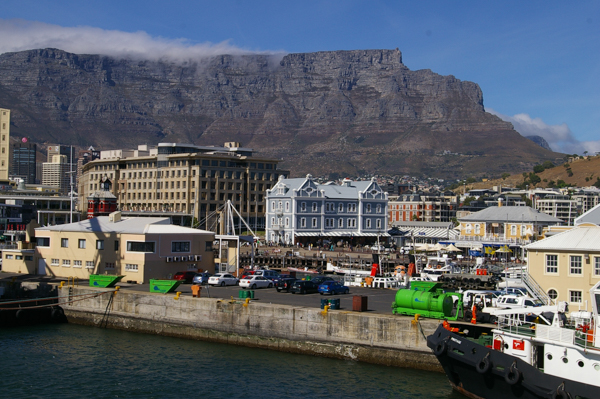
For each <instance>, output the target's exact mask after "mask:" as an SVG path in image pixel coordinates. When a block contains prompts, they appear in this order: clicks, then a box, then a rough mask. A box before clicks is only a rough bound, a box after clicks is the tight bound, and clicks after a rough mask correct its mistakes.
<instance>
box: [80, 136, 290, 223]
mask: <svg viewBox="0 0 600 399" xmlns="http://www.w3.org/2000/svg"><path fill="white" fill-rule="evenodd" d="M278 162H279V160H277V159H270V158H263V157H257V156H254V155H253V153H252V149H249V148H243V147H240V145H239V143H226V144H225V146H223V147H211V146H204V147H203V146H194V145H189V144H175V143H160V144H159V145H158V147H156V148H148V147H147V146H140V147H139V148H138V149H137V150H111V151H102V152H101V155H100V159H97V160H94V161H91V162H89V163H87V164H85V165H84V166H83V171H82V176H81V180H80V182H79V209H87V204H86V202H85V201H86V199H87V197H88V196H89V195H90V194H91V193H93V192H95V191H97V190H98V189H99V184H100V180H101V179H102V177H103V176H105V175H106V177H108V178H109V179H110V181H111V183H112V188H111V191H112V192H113V194H114V195H115V196H116V197H117V206H118V209H119V210H121V211H123V212H124V214H128V215H142V214H145V213H151V212H163V213H165V214H167V213H170V214H175V215H187V216H190V217H191V216H192V215H193V217H194V218H196V219H197V220H199V221H200V225H199V226H200V227H201V228H204V229H207V230H213V228H214V226H213V225H212V224H213V223H214V221H215V214H216V213H215V212H216V211H217V210H218V208H219V207H221V206H222V205H224V204H225V203H226V202H227V201H228V200H230V201H231V202H232V203H233V205H234V206H235V207H236V209H237V210H238V211H239V212H240V213H241V215H242V217H244V218H245V219H246V220H247V221H248V222H249V224H250V225H251V227H253V228H254V227H257V228H261V227H263V228H264V216H265V193H266V190H267V189H269V188H271V187H272V186H274V185H275V183H277V179H278V178H279V176H280V175H282V176H284V177H287V176H288V174H289V172H287V171H280V170H278V169H277V164H278Z"/></svg>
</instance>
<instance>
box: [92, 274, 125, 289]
mask: <svg viewBox="0 0 600 399" xmlns="http://www.w3.org/2000/svg"><path fill="white" fill-rule="evenodd" d="M123 277H125V276H109V275H105V274H90V287H101V288H107V287H114V286H115V284H117V283H118V282H119V281H121V279H122V278H123Z"/></svg>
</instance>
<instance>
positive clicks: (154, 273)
mask: <svg viewBox="0 0 600 399" xmlns="http://www.w3.org/2000/svg"><path fill="white" fill-rule="evenodd" d="M214 238H215V234H214V233H212V232H209V231H204V230H198V229H192V228H189V227H182V226H173V225H171V224H169V218H122V219H121V217H120V212H114V213H112V214H111V215H109V216H100V217H97V218H93V219H87V220H83V221H81V222H77V223H70V224H64V225H59V226H47V227H41V228H37V229H35V242H36V244H37V245H35V247H34V248H30V249H15V250H4V251H3V255H2V256H3V270H4V271H7V272H14V273H27V274H34V275H51V276H54V277H65V278H66V277H75V278H78V279H85V280H87V279H89V278H90V275H91V274H109V275H122V276H124V277H123V279H122V281H124V282H136V283H147V282H148V281H149V280H150V279H169V278H172V276H173V275H174V274H175V273H177V272H180V271H188V270H189V271H209V272H211V273H214V269H215V265H214V256H213V250H212V244H213V240H214Z"/></svg>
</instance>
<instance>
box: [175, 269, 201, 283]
mask: <svg viewBox="0 0 600 399" xmlns="http://www.w3.org/2000/svg"><path fill="white" fill-rule="evenodd" d="M195 275H196V272H194V271H187V272H177V273H175V275H174V276H173V279H174V280H181V281H183V282H184V283H191V282H193V281H194V276H195Z"/></svg>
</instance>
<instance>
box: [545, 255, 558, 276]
mask: <svg viewBox="0 0 600 399" xmlns="http://www.w3.org/2000/svg"><path fill="white" fill-rule="evenodd" d="M546 273H553V274H556V273H558V255H546Z"/></svg>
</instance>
